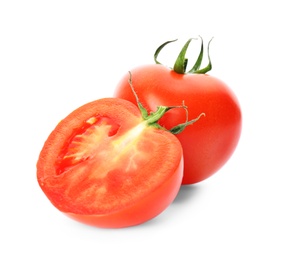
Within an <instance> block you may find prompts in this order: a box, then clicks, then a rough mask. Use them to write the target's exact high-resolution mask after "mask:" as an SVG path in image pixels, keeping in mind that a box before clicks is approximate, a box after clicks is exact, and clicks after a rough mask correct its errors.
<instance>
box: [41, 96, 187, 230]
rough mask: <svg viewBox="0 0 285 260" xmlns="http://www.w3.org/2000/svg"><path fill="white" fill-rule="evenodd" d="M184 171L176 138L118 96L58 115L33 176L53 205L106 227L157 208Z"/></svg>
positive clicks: (168, 198) (165, 203)
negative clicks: (59, 117)
mask: <svg viewBox="0 0 285 260" xmlns="http://www.w3.org/2000/svg"><path fill="white" fill-rule="evenodd" d="M182 174H183V156H182V148H181V145H180V143H179V141H178V139H177V138H176V137H175V136H174V135H173V134H171V133H169V132H167V131H165V130H162V129H158V128H157V125H155V124H149V123H148V121H146V120H143V119H142V116H141V114H140V111H139V109H138V108H137V106H135V105H134V104H132V103H131V102H129V101H126V100H122V99H116V98H106V99H100V100H97V101H94V102H91V103H88V104H85V105H83V106H82V107H80V108H78V109H76V110H75V111H74V112H72V113H71V114H70V115H68V116H67V117H66V118H65V119H63V120H62V121H61V122H60V123H59V124H58V125H57V126H56V128H55V129H54V130H53V131H52V133H51V134H50V136H49V137H48V139H47V140H46V142H45V144H44V146H43V149H42V151H41V153H40V156H39V159H38V162H37V179H38V183H39V185H40V187H41V189H42V190H43V192H44V193H45V195H46V196H47V198H48V199H49V200H50V201H51V203H52V204H53V205H54V206H55V207H56V208H57V209H59V210H60V211H61V212H63V213H65V214H66V215H68V216H69V217H71V218H73V219H75V220H77V221H80V222H83V223H85V224H89V225H94V226H98V227H107V228H118V227H126V226H132V225H137V224H140V223H142V222H145V221H147V220H149V219H151V218H153V217H155V216H157V215H158V214H159V213H161V212H162V211H163V210H164V209H165V208H166V207H167V206H168V205H169V204H170V203H171V202H172V201H173V200H174V198H175V196H176V195H177V193H178V190H179V187H180V185H181V181H182Z"/></svg>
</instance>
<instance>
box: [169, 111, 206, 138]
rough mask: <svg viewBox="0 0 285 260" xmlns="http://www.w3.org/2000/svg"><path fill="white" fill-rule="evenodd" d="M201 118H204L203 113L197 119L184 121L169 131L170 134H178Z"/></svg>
mask: <svg viewBox="0 0 285 260" xmlns="http://www.w3.org/2000/svg"><path fill="white" fill-rule="evenodd" d="M201 116H205V113H201V114H200V115H199V116H198V117H197V118H195V119H192V120H190V121H186V122H185V123H182V124H179V125H177V126H174V127H173V128H171V129H170V130H169V132H171V133H172V134H175V135H177V134H180V133H181V132H182V131H183V130H184V129H185V128H186V127H187V126H189V125H192V124H194V123H195V122H196V121H198V120H199V119H200V117H201Z"/></svg>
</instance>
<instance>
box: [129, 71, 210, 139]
mask: <svg viewBox="0 0 285 260" xmlns="http://www.w3.org/2000/svg"><path fill="white" fill-rule="evenodd" d="M129 75H130V77H129V84H130V87H131V90H132V92H133V94H134V96H135V98H136V102H137V105H138V108H139V110H140V112H141V115H142V118H143V119H144V120H145V121H146V122H147V124H148V125H149V126H153V127H156V128H160V129H164V128H163V127H162V126H160V125H159V124H158V120H159V119H160V118H162V117H163V115H164V114H165V113H166V112H167V111H169V110H170V109H173V108H183V109H184V110H185V113H186V121H185V123H181V124H179V125H177V126H174V127H173V128H171V129H170V130H168V131H169V132H171V133H172V134H179V133H181V132H182V131H183V130H184V129H185V128H186V127H187V126H188V125H192V124H193V123H195V122H196V121H198V120H199V119H200V117H201V116H205V113H201V114H200V115H199V116H198V117H197V118H195V119H192V120H190V121H189V120H188V108H187V106H185V104H184V101H183V102H182V105H181V106H169V107H168V106H159V107H157V110H156V111H155V112H151V113H148V111H147V110H146V109H145V107H144V106H143V105H142V103H141V102H140V100H139V97H138V95H137V93H136V92H135V89H134V87H133V83H132V74H131V72H130V71H129Z"/></svg>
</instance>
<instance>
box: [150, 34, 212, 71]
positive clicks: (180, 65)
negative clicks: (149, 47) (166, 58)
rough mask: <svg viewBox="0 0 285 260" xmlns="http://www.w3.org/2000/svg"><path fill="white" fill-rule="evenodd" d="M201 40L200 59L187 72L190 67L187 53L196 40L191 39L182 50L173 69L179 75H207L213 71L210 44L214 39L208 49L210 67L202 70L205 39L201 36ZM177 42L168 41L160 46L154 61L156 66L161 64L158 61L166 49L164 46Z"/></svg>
mask: <svg viewBox="0 0 285 260" xmlns="http://www.w3.org/2000/svg"><path fill="white" fill-rule="evenodd" d="M199 37H200V39H201V48H200V52H199V55H198V58H197V60H196V62H195V64H194V65H193V67H192V68H191V69H190V70H189V71H187V72H186V69H187V65H188V59H187V58H186V57H185V56H186V52H187V49H188V46H189V44H190V42H191V41H192V40H196V39H195V38H191V39H189V40H188V41H187V42H186V43H185V44H184V46H183V48H182V50H181V51H180V53H179V55H178V57H177V59H176V61H175V63H174V67H173V68H172V69H173V70H174V71H175V72H176V73H178V74H185V73H186V74H190V73H194V74H205V73H207V72H208V71H210V70H211V69H212V62H211V58H210V54H209V48H210V43H211V41H212V39H213V38H212V39H211V40H210V41H209V43H208V48H207V52H208V65H207V66H206V67H204V68H202V69H200V66H201V64H202V60H203V56H204V44H203V39H202V37H201V36H199ZM174 41H176V40H173V41H167V42H165V43H163V44H162V45H160V46H159V47H158V48H157V50H156V51H155V53H154V61H155V63H156V64H161V63H160V62H159V61H158V60H157V57H158V54H159V53H160V51H161V50H162V49H163V48H164V46H166V45H167V44H169V43H171V42H174Z"/></svg>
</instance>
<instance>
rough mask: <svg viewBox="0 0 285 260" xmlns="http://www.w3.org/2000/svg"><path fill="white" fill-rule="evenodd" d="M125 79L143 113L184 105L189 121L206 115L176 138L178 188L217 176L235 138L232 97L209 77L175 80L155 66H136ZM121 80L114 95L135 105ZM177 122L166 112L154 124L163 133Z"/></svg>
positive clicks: (237, 126)
mask: <svg viewBox="0 0 285 260" xmlns="http://www.w3.org/2000/svg"><path fill="white" fill-rule="evenodd" d="M131 73H132V75H133V76H132V77H133V86H134V88H135V91H136V92H137V95H138V96H139V97H140V101H141V103H142V104H143V106H144V107H145V108H146V109H148V111H155V109H156V107H157V106H158V105H164V106H168V105H170V104H171V105H176V104H181V102H183V101H184V103H185V105H186V106H187V107H188V111H189V117H195V116H197V115H198V114H200V113H202V112H203V113H205V115H206V116H205V117H202V118H201V119H200V120H199V122H198V123H196V124H193V125H191V126H189V127H187V128H186V129H185V130H184V131H183V132H182V133H180V134H178V135H177V138H178V139H179V141H180V143H181V145H182V147H183V154H184V176H183V181H182V183H183V184H193V183H197V182H200V181H202V180H205V179H206V178H208V177H210V176H211V175H213V174H214V173H215V172H217V171H218V170H219V169H220V168H221V167H222V166H223V165H224V164H225V163H226V162H227V161H228V159H229V158H230V157H231V155H232V154H233V152H234V150H235V148H236V146H237V144H238V141H239V138H240V134H241V125H242V116H241V109H240V105H239V102H238V100H237V97H236V96H235V94H234V93H233V91H232V90H231V89H230V88H229V87H228V86H227V85H226V84H225V83H224V82H222V81H221V80H219V79H217V78H215V77H213V76H210V75H207V74H179V73H176V72H175V71H174V70H172V69H169V68H168V67H166V66H163V65H161V64H152V65H145V66H140V67H137V68H135V69H133V70H131ZM127 77H128V76H127V75H125V76H124V77H123V78H122V80H121V81H120V82H119V83H118V86H117V88H116V90H115V94H114V95H115V97H119V98H123V99H126V100H129V101H131V102H133V103H135V102H136V101H135V99H134V96H133V95H132V93H131V90H130V88H129V86H128V79H127ZM183 121H185V113H183V111H181V110H170V111H168V112H167V113H166V114H165V116H164V117H163V118H161V120H160V121H159V124H160V125H162V126H164V127H166V128H167V129H169V128H171V127H172V126H173V125H176V124H178V123H181V122H183Z"/></svg>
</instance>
